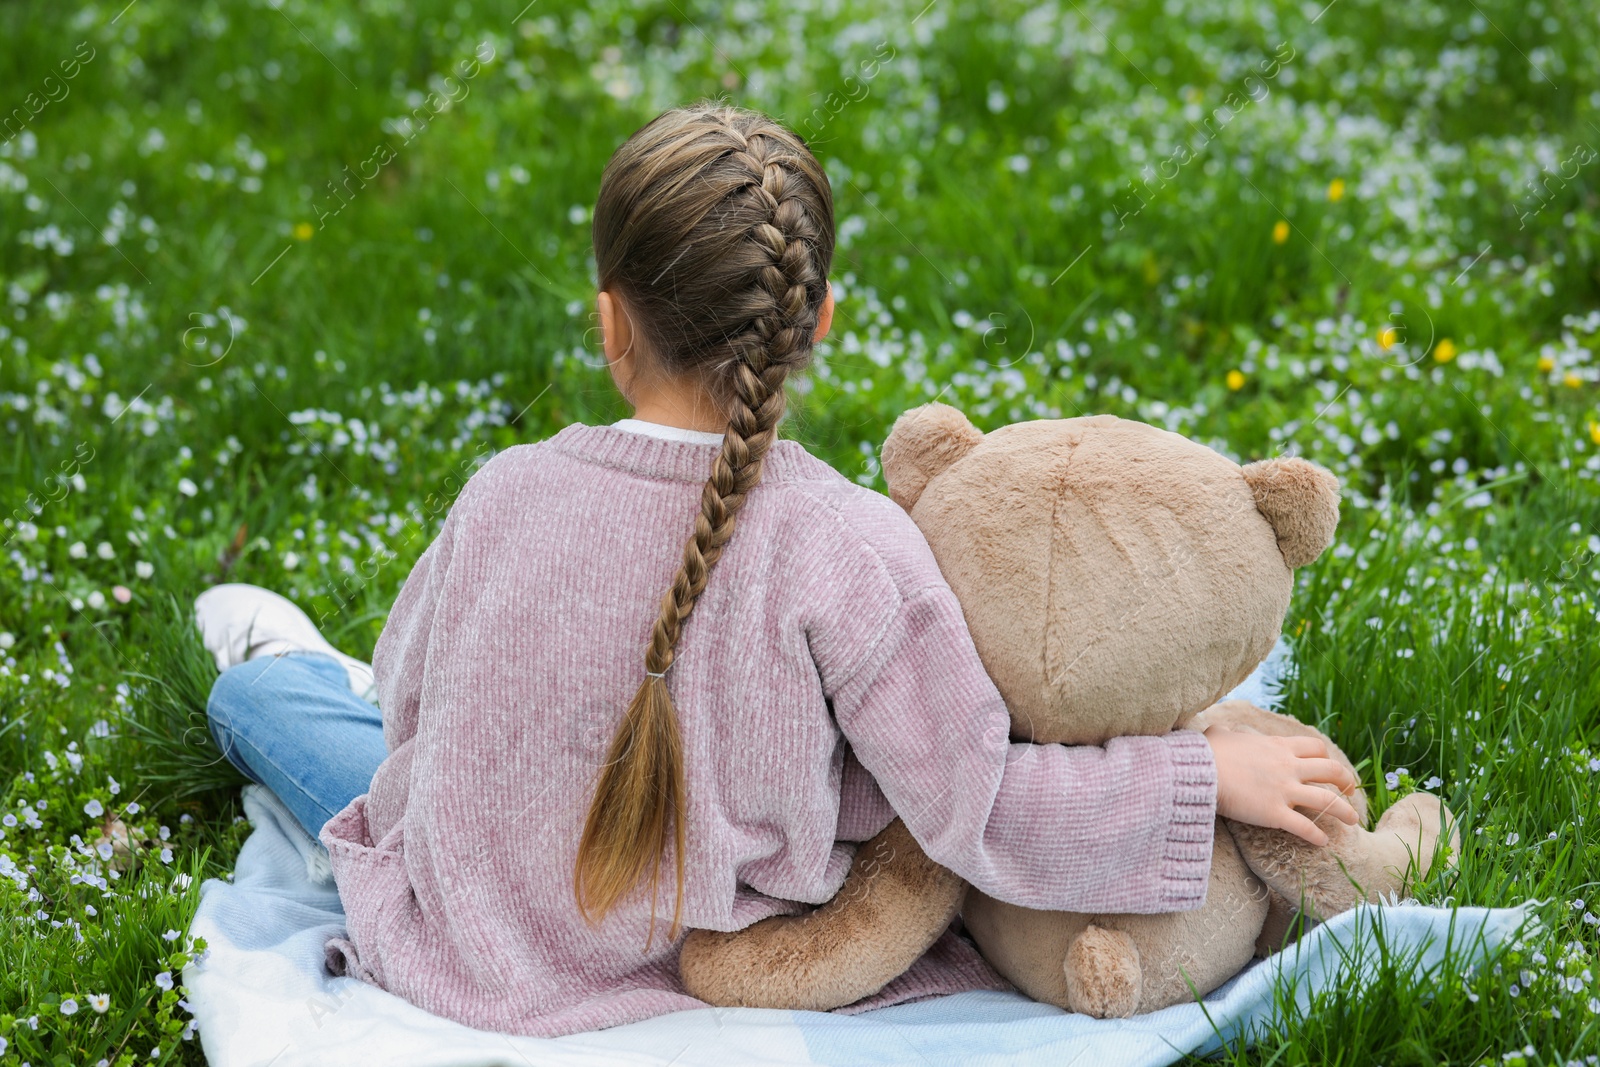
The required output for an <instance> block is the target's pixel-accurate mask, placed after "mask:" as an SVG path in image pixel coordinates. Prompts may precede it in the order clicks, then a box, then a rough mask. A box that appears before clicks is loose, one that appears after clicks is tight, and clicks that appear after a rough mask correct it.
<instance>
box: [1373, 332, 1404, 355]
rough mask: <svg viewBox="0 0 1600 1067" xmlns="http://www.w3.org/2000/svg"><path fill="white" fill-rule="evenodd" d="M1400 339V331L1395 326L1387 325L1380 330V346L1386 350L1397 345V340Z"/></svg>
mask: <svg viewBox="0 0 1600 1067" xmlns="http://www.w3.org/2000/svg"><path fill="white" fill-rule="evenodd" d="M1399 340H1400V331H1399V330H1397V329H1395V328H1394V327H1393V326H1385V327H1384V328H1383V329H1381V330H1379V331H1378V347H1379V348H1381V349H1383V350H1384V351H1385V352H1387V351H1389V349H1391V348H1393V347H1394V346H1395V342H1396V341H1399Z"/></svg>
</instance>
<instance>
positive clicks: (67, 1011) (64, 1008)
mask: <svg viewBox="0 0 1600 1067" xmlns="http://www.w3.org/2000/svg"><path fill="white" fill-rule="evenodd" d="M61 1014H62V1015H76V1014H78V1002H77V1001H76V1000H73V999H72V998H71V997H68V998H67V999H66V1000H63V1001H62V1002H61Z"/></svg>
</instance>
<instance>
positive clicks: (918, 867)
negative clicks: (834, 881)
mask: <svg viewBox="0 0 1600 1067" xmlns="http://www.w3.org/2000/svg"><path fill="white" fill-rule="evenodd" d="M966 892H967V884H966V883H965V882H963V881H962V880H961V879H960V878H957V877H956V876H955V875H954V874H951V873H950V872H949V871H947V870H945V869H944V868H943V867H941V866H939V865H938V864H937V863H934V862H933V861H932V860H930V859H929V858H928V857H927V856H926V855H925V854H924V853H923V851H922V849H921V848H920V847H919V846H918V845H917V843H916V841H915V840H914V839H913V838H912V836H911V833H910V831H908V830H907V829H906V827H905V823H903V822H901V821H900V820H899V819H896V820H894V822H892V823H890V824H889V827H888V829H886V830H884V831H883V832H882V833H881V834H879V835H878V836H877V837H875V838H873V839H872V840H871V841H869V842H868V843H866V844H864V845H862V846H861V847H860V848H859V849H857V850H856V858H855V861H854V863H853V864H852V865H851V867H850V873H849V875H848V876H847V877H846V880H845V887H844V888H843V889H841V890H840V891H839V892H838V893H837V894H836V895H835V896H834V898H833V899H832V900H830V901H828V903H826V904H824V905H822V907H820V908H818V909H816V910H815V911H812V912H808V913H807V914H804V915H777V916H773V917H772V918H770V919H763V920H761V921H760V922H758V923H756V924H755V925H753V926H749V927H746V928H745V929H743V930H740V931H737V932H734V933H717V932H714V931H710V930H691V931H690V932H689V936H688V937H686V938H685V939H684V943H683V953H682V955H681V956H680V957H679V961H678V970H679V974H680V975H681V976H682V978H683V984H684V988H685V989H687V990H689V992H690V994H691V995H692V996H696V997H699V998H700V999H701V1000H704V1001H706V1002H707V1003H711V1004H718V1005H722V1006H724V1007H743V1008H791V1009H797V1010H798V1009H803V1010H810V1011H827V1010H829V1009H830V1008H837V1007H839V1006H841V1005H844V1004H850V1003H853V1002H854V1001H857V1000H860V999H862V998H863V997H869V996H871V995H872V994H874V993H876V992H878V991H879V990H881V989H882V988H883V987H884V986H886V985H888V984H889V982H890V981H891V980H892V979H894V978H896V977H898V976H899V975H900V974H901V973H902V972H904V971H905V969H906V968H907V967H910V966H911V965H912V964H913V963H915V962H916V960H917V957H918V956H921V955H922V954H923V953H924V952H926V951H927V950H928V948H929V946H931V945H932V944H933V943H934V941H936V940H937V939H938V937H939V935H940V934H942V933H944V931H945V929H946V928H947V927H949V925H950V921H951V920H952V919H954V918H955V917H956V913H957V912H959V911H960V909H961V901H962V899H963V897H965V895H966Z"/></svg>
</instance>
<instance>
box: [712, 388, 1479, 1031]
mask: <svg viewBox="0 0 1600 1067" xmlns="http://www.w3.org/2000/svg"><path fill="white" fill-rule="evenodd" d="M883 469H884V476H885V478H886V480H887V481H888V484H889V493H890V496H892V497H893V498H894V499H895V501H896V502H898V503H899V504H900V505H901V506H902V507H904V508H905V509H906V510H907V511H908V512H909V513H910V514H911V517H912V519H913V520H914V521H915V522H916V524H917V526H918V527H919V528H920V529H921V530H922V532H923V534H924V535H925V536H926V537H927V539H928V543H929V545H930V546H931V547H932V549H933V553H934V556H935V557H936V558H937V559H938V561H939V566H940V569H941V570H942V571H943V573H944V576H945V579H946V580H947V581H948V582H949V584H950V587H951V588H952V589H953V590H954V591H955V593H956V596H957V598H958V599H959V600H960V602H961V606H962V610H963V612H964V613H965V615H966V620H967V625H968V627H969V629H970V630H971V632H972V638H973V641H974V643H975V644H976V646H977V650H978V653H979V655H980V657H981V658H982V660H983V663H984V666H985V668H987V670H988V671H989V674H990V676H991V677H992V678H993V679H994V682H995V684H996V686H997V687H998V688H999V690H1000V692H1001V694H1002V695H1003V696H1004V697H1005V699H1006V704H1007V706H1008V707H1009V709H1010V711H1011V719H1012V734H1013V737H1014V738H1015V739H1017V740H1025V741H1034V742H1041V743H1044V742H1060V743H1063V744H1100V743H1103V742H1105V741H1106V740H1108V739H1110V738H1112V737H1117V736H1126V735H1134V734H1146V735H1149V734H1161V733H1165V732H1167V731H1169V730H1174V729H1184V728H1188V729H1204V728H1206V727H1208V726H1211V725H1221V726H1225V727H1228V728H1232V729H1240V730H1255V731H1259V732H1261V733H1267V734H1278V735H1288V734H1304V735H1310V736H1315V737H1322V734H1320V733H1319V732H1318V731H1317V730H1315V729H1313V728H1312V727H1309V726H1305V725H1303V724H1301V723H1299V722H1297V721H1295V720H1294V719H1292V718H1290V717H1288V716H1284V715H1276V714H1273V713H1271V712H1267V711H1263V710H1261V709H1259V708H1256V707H1253V706H1251V705H1249V704H1246V703H1243V702H1240V701H1230V702H1227V703H1222V704H1217V703H1216V701H1217V700H1219V699H1220V698H1221V697H1222V696H1223V695H1224V694H1226V693H1228V692H1229V691H1230V690H1232V689H1233V688H1235V687H1236V686H1237V685H1238V684H1239V683H1240V682H1242V681H1243V680H1244V679H1245V677H1246V676H1247V675H1248V674H1249V673H1250V672H1251V671H1252V670H1253V669H1254V668H1255V667H1256V666H1257V665H1258V664H1259V663H1260V662H1261V661H1262V659H1263V658H1264V657H1265V656H1266V654H1267V652H1268V651H1269V650H1270V649H1271V648H1272V646H1273V644H1274V643H1275V642H1276V640H1277V638H1278V635H1279V631H1280V628H1281V626H1282V623H1283V618H1284V613H1285V612H1286V611H1287V610H1288V607H1289V598H1290V593H1291V590H1292V587H1293V568H1295V567H1300V566H1304V565H1305V564H1308V563H1310V562H1311V561H1313V560H1314V559H1316V558H1317V556H1319V555H1320V554H1321V553H1322V551H1323V550H1324V549H1325V548H1327V546H1328V545H1329V543H1331V541H1332V539H1333V532H1334V528H1335V526H1336V525H1337V523H1338V517H1339V490H1338V483H1337V481H1336V480H1335V479H1334V477H1333V475H1332V474H1330V473H1328V472H1327V471H1326V470H1323V469H1322V468H1321V467H1318V466H1316V465H1315V464H1312V463H1309V462H1307V461H1305V460H1302V459H1298V458H1281V459H1272V460H1265V461H1262V462H1259V463H1252V464H1249V465H1248V466H1245V467H1240V466H1239V465H1238V464H1236V463H1234V462H1233V461H1232V460H1229V459H1227V458H1226V457H1224V456H1221V455H1219V454H1218V453H1216V452H1214V451H1212V450H1211V449H1209V448H1206V447H1204V446H1203V445H1200V444H1197V443H1196V442H1193V441H1190V440H1188V439H1186V438H1184V437H1181V436H1179V435H1177V434H1174V433H1168V432H1166V431H1164V430H1159V429H1156V428H1155V427H1152V426H1147V425H1145V424H1143V423H1137V422H1129V421H1125V420H1122V419H1117V418H1114V417H1111V416H1096V417H1091V418H1077V419H1065V420H1053V421H1039V422H1027V423H1019V424H1016V425H1012V426H1006V427H1003V428H1001V429H999V430H996V431H994V432H993V433H990V434H983V433H981V432H979V431H978V430H977V428H976V427H974V426H973V425H972V424H971V423H970V422H969V421H968V420H967V419H966V417H965V416H963V415H962V414H961V413H960V412H959V411H956V410H955V409H954V408H951V407H948V406H945V405H942V404H931V405H928V406H926V407H923V408H918V409H916V410H913V411H910V412H907V413H906V414H905V415H903V416H901V418H900V419H899V421H898V422H896V424H895V427H894V430H893V432H892V433H891V434H890V435H889V439H888V441H887V442H886V443H885V445H884V449H883ZM1330 748H1332V749H1333V752H1334V754H1335V756H1336V758H1338V759H1340V760H1342V761H1344V762H1345V763H1346V764H1348V763H1349V760H1348V759H1346V758H1345V756H1344V754H1343V753H1342V752H1339V751H1338V749H1337V748H1334V747H1333V746H1332V744H1331V742H1330ZM1129 787H1130V788H1137V787H1138V783H1134V782H1130V783H1129ZM1351 801H1352V803H1353V805H1354V806H1355V808H1356V812H1357V814H1358V815H1359V816H1360V817H1361V819H1362V822H1363V823H1365V821H1366V815H1367V811H1366V797H1365V796H1364V795H1358V796H1356V797H1353V798H1351ZM1318 825H1319V826H1321V827H1322V829H1323V830H1324V831H1325V832H1327V834H1328V836H1329V844H1328V845H1327V846H1325V847H1321V848H1319V847H1315V846H1312V845H1310V844H1307V843H1306V842H1304V841H1303V840H1302V839H1300V838H1298V837H1295V836H1293V835H1291V834H1288V833H1286V832H1284V831H1280V830H1267V829H1262V828H1260V827H1254V826H1247V825H1244V824H1240V823H1235V822H1231V821H1227V820H1222V819H1219V820H1218V822H1217V826H1216V833H1215V838H1214V853H1213V859H1212V869H1211V880H1210V884H1209V889H1208V891H1207V895H1206V900H1205V903H1204V905H1203V906H1202V907H1200V908H1198V909H1196V910H1194V911H1188V912H1175V913H1171V914H1164V915H1081V914H1075V913H1070V912H1055V911H1038V910H1033V909H1028V908H1021V907H1017V906H1014V905H1011V904H1006V903H1003V902H1001V901H997V900H994V899H991V898H989V897H987V896H985V895H983V894H982V893H980V892H978V891H976V890H971V891H970V892H969V891H968V887H967V886H966V885H965V883H964V882H962V881H961V880H960V879H958V878H957V877H955V876H954V875H953V874H951V873H950V872H948V871H945V870H944V869H943V868H940V867H939V866H938V865H937V864H935V863H933V862H932V861H931V860H929V859H928V858H927V857H926V856H925V855H924V854H923V853H922V851H921V849H920V848H919V847H918V846H917V844H916V842H915V841H914V840H913V839H912V838H911V835H910V834H909V833H907V832H906V830H905V827H904V826H903V825H902V824H901V823H900V822H899V820H896V821H895V822H894V823H892V824H891V825H890V826H889V828H888V829H886V830H885V831H884V832H883V833H882V834H880V835H879V837H878V838H876V839H874V840H873V841H870V842H868V843H867V844H865V845H863V846H862V847H861V848H860V850H859V851H858V854H857V857H856V861H855V865H854V866H853V868H852V870H851V873H850V875H849V877H848V878H847V879H846V881H845V884H844V886H843V888H842V889H841V890H840V891H839V894H838V895H837V896H836V897H835V899H834V900H833V901H831V902H829V903H828V904H826V905H824V906H822V907H821V908H819V909H817V910H816V911H814V912H812V913H810V914H807V915H802V916H795V917H776V918H771V919H767V920H764V921H762V922H760V923H756V924H755V925H753V926H751V927H748V928H746V929H744V930H741V931H737V932H734V933H714V932H709V931H694V932H692V933H691V934H690V935H689V937H688V938H687V940H686V942H685V944H684V949H683V954H682V957H681V961H680V969H681V973H682V975H683V979H684V982H685V985H686V987H687V989H688V990H689V992H690V993H691V994H693V995H694V996H696V997H699V998H700V999H702V1000H706V1001H709V1002H711V1003H714V1004H723V1005H748V1006H759V1007H782V1008H810V1009H815V1010H826V1009H830V1008H834V1007H839V1006H842V1005H845V1004H848V1003H852V1002H854V1001H856V1000H858V999H860V998H862V997H865V996H869V995H871V994H873V993H876V992H877V991H878V990H880V989H881V988H882V987H883V986H884V985H886V984H887V983H888V982H889V981H890V980H892V979H893V978H895V977H897V976H898V975H899V974H901V973H902V972H903V971H904V970H905V969H906V968H907V967H909V966H910V964H911V963H912V962H914V961H915V960H916V959H917V957H918V956H919V955H921V953H922V952H924V951H925V950H926V949H927V948H928V947H929V946H930V945H931V944H932V943H933V941H934V940H935V939H936V938H938V936H939V935H940V934H941V933H942V932H943V931H944V930H945V928H946V927H947V926H948V925H949V923H950V921H951V920H952V919H953V918H954V917H955V915H956V914H957V912H958V911H959V913H960V914H961V915H962V917H963V919H964V921H965V924H966V928H967V931H968V932H969V933H970V934H971V936H972V937H973V939H974V940H975V941H976V942H977V944H978V947H979V948H980V949H981V950H982V951H983V954H984V956H985V957H986V958H987V959H988V960H989V962H990V963H991V964H993V965H994V967H995V968H996V969H997V970H998V971H999V972H1000V973H1001V974H1003V975H1004V976H1005V977H1006V978H1008V979H1009V980H1010V981H1011V982H1012V983H1014V984H1015V985H1016V986H1017V987H1018V988H1019V989H1020V990H1022V991H1023V992H1024V993H1026V994H1028V995H1029V996H1031V997H1033V998H1034V999H1036V1000H1041V1001H1045V1002H1047V1003H1051V1004H1055V1005H1058V1006H1060V1007H1063V1008H1068V1009H1071V1010H1073V1011H1079V1012H1084V1013H1087V1014H1090V1015H1095V1016H1100V1017H1120V1016H1128V1015H1132V1014H1135V1013H1137V1012H1147V1011H1154V1010H1157V1009H1159V1008H1163V1007H1167V1006H1169V1005H1172V1004H1176V1003H1180V1002H1184V1001H1188V1000H1190V999H1192V997H1193V996H1194V995H1195V994H1196V993H1199V994H1202V995H1203V994H1205V993H1208V992H1210V991H1211V990H1213V989H1215V988H1216V987H1217V986H1219V985H1221V984H1222V983H1223V982H1224V981H1226V980H1227V979H1228V978H1230V977H1231V976H1232V975H1234V974H1235V973H1237V972H1238V971H1239V969H1240V968H1242V967H1243V966H1244V965H1245V964H1246V963H1247V962H1248V961H1249V959H1250V957H1251V955H1252V953H1259V954H1262V955H1265V954H1266V953H1268V952H1270V951H1272V950H1274V949H1276V948H1278V947H1279V946H1281V945H1282V944H1283V942H1284V939H1285V937H1286V935H1287V934H1288V932H1289V931H1290V929H1291V927H1292V926H1293V925H1294V924H1293V920H1294V915H1295V911H1296V910H1297V909H1298V910H1301V911H1303V912H1304V913H1305V914H1306V915H1307V916H1308V917H1309V918H1310V919H1313V920H1322V919H1326V918H1328V917H1330V916H1332V915H1335V914H1337V913H1339V912H1342V911H1344V910H1346V909H1348V908H1350V907H1352V906H1354V905H1355V904H1356V903H1357V902H1359V901H1361V900H1376V899H1377V898H1378V897H1379V896H1380V895H1390V894H1401V893H1404V892H1406V890H1407V888H1408V886H1409V884H1410V881H1411V880H1412V879H1414V878H1416V877H1420V876H1421V875H1425V874H1426V872H1427V870H1428V867H1429V865H1430V863H1431V862H1432V861H1433V858H1434V855H1435V851H1436V848H1435V845H1436V842H1437V841H1438V838H1439V836H1440V834H1441V832H1445V833H1448V834H1449V835H1450V837H1449V841H1450V844H1451V846H1452V850H1454V849H1455V848H1456V847H1458V846H1459V836H1458V834H1457V831H1456V828H1455V827H1454V825H1453V820H1452V819H1451V817H1450V813H1449V812H1448V811H1447V810H1446V809H1445V808H1444V806H1443V805H1442V804H1441V803H1440V802H1439V801H1438V799H1437V798H1435V797H1433V796H1430V795H1428V794H1426V793H1413V794H1410V795H1408V796H1406V797H1404V798H1402V799H1401V800H1400V801H1398V802H1397V803H1395V804H1394V805H1393V806H1392V807H1391V808H1390V809H1389V810H1388V811H1387V812H1385V813H1384V816H1383V818H1382V819H1380V820H1379V821H1378V825H1377V827H1376V828H1375V829H1374V830H1370V831H1369V830H1366V829H1362V828H1358V827H1351V826H1347V825H1345V824H1344V823H1341V822H1339V821H1338V820H1336V819H1334V818H1332V817H1330V816H1324V817H1322V818H1320V819H1319V820H1318ZM1446 855H1447V856H1448V855H1449V853H1447V854H1446Z"/></svg>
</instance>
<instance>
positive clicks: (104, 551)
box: [94, 541, 117, 559]
mask: <svg viewBox="0 0 1600 1067" xmlns="http://www.w3.org/2000/svg"><path fill="white" fill-rule="evenodd" d="M94 554H95V555H97V556H99V557H100V558H101V559H115V558H116V556H117V550H116V549H114V548H112V547H111V542H110V541H101V542H100V543H99V544H98V545H96V546H95V549H94Z"/></svg>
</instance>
